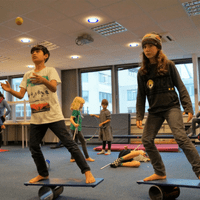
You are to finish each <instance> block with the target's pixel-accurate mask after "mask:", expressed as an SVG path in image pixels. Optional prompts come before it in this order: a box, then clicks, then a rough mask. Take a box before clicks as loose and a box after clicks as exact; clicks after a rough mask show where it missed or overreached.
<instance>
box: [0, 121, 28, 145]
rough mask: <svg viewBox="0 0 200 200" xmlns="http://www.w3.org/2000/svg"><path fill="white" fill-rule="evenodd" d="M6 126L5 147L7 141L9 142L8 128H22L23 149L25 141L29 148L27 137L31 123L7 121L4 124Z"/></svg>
mask: <svg viewBox="0 0 200 200" xmlns="http://www.w3.org/2000/svg"><path fill="white" fill-rule="evenodd" d="M4 125H5V126H6V129H5V131H4V145H7V141H8V126H15V129H16V126H22V148H24V140H26V147H28V136H27V126H29V125H30V122H28V121H27V122H25V121H17V122H13V121H6V122H5V123H4Z"/></svg>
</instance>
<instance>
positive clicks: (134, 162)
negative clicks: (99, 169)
mask: <svg viewBox="0 0 200 200" xmlns="http://www.w3.org/2000/svg"><path fill="white" fill-rule="evenodd" d="M149 161H150V159H149V158H148V157H147V156H146V153H145V152H144V151H143V150H136V149H134V150H130V149H128V148H127V146H125V148H124V150H122V151H120V153H119V156H118V158H117V159H116V160H115V161H114V162H113V163H111V164H110V166H111V167H112V168H117V167H119V166H121V167H139V166H140V162H149Z"/></svg>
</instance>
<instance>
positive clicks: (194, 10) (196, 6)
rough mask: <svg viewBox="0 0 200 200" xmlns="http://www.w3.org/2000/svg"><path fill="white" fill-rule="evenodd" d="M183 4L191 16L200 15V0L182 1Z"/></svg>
mask: <svg viewBox="0 0 200 200" xmlns="http://www.w3.org/2000/svg"><path fill="white" fill-rule="evenodd" d="M182 6H183V7H184V8H185V10H186V12H187V13H188V14H189V16H191V15H192V16H195V15H200V1H197V0H195V1H190V2H185V3H182Z"/></svg>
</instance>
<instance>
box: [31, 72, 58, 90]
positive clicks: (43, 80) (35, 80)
mask: <svg viewBox="0 0 200 200" xmlns="http://www.w3.org/2000/svg"><path fill="white" fill-rule="evenodd" d="M30 78H31V83H33V84H35V83H42V84H44V85H45V86H46V87H47V88H48V89H49V90H50V91H51V92H56V91H57V81H56V80H51V81H48V80H47V79H46V78H44V77H42V76H39V75H37V74H35V73H33V76H32V77H30Z"/></svg>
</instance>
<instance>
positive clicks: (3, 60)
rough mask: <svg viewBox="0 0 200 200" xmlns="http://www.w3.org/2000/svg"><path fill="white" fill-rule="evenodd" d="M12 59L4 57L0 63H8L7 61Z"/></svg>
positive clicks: (0, 58) (0, 59)
mask: <svg viewBox="0 0 200 200" xmlns="http://www.w3.org/2000/svg"><path fill="white" fill-rule="evenodd" d="M9 60H10V58H7V57H4V56H0V62H2V63H3V62H6V61H9Z"/></svg>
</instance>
